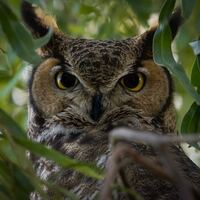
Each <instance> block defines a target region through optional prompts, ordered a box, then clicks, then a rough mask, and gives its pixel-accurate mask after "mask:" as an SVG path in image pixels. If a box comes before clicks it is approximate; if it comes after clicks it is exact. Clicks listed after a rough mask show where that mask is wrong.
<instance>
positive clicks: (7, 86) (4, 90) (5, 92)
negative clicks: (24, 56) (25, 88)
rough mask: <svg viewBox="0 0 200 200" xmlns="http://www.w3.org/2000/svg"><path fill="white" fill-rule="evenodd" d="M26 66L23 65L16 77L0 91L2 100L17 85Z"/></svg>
mask: <svg viewBox="0 0 200 200" xmlns="http://www.w3.org/2000/svg"><path fill="white" fill-rule="evenodd" d="M24 68H25V67H21V68H20V69H19V70H18V72H17V73H16V74H15V75H14V77H13V78H12V79H11V80H10V81H9V82H8V83H7V85H6V87H5V88H3V90H2V91H1V93H0V100H1V99H2V98H4V97H6V96H7V95H8V94H9V93H10V91H11V90H12V89H13V87H14V86H15V85H16V83H17V81H18V80H19V79H20V78H21V74H22V71H23V70H24Z"/></svg>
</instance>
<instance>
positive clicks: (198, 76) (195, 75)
mask: <svg viewBox="0 0 200 200" xmlns="http://www.w3.org/2000/svg"><path fill="white" fill-rule="evenodd" d="M191 82H192V85H193V86H195V87H197V92H198V93H199V94H200V55H198V56H197V57H196V60H195V62H194V65H193V68H192V75H191Z"/></svg>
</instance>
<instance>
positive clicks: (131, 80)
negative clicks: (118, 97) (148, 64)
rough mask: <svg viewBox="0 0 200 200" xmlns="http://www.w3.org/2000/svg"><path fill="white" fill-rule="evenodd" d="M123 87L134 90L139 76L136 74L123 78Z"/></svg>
mask: <svg viewBox="0 0 200 200" xmlns="http://www.w3.org/2000/svg"><path fill="white" fill-rule="evenodd" d="M123 82H124V85H125V86H126V87H128V88H135V87H137V85H138V84H139V76H138V75H137V74H128V75H126V76H125V77H124V78H123Z"/></svg>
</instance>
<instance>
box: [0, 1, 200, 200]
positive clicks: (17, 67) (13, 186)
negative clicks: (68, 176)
mask: <svg viewBox="0 0 200 200" xmlns="http://www.w3.org/2000/svg"><path fill="white" fill-rule="evenodd" d="M20 2H21V1H20V0H8V1H4V0H1V2H0V22H1V26H0V108H1V110H0V198H1V199H27V198H28V194H29V192H30V191H32V190H33V188H35V189H37V191H40V192H41V193H42V190H41V188H42V185H43V184H44V185H48V187H52V188H54V189H58V190H59V191H61V192H64V193H66V191H65V190H63V189H62V188H58V187H56V186H54V185H53V184H52V185H51V183H43V182H42V181H41V180H38V178H36V177H35V176H34V172H33V171H32V168H31V164H30V162H29V161H28V159H27V158H26V156H25V149H29V150H31V151H33V152H34V153H36V154H38V155H43V156H46V157H48V158H51V159H53V160H54V161H56V162H58V163H59V161H60V160H62V159H64V158H63V157H60V156H62V155H60V154H57V152H54V151H51V150H49V149H47V148H46V147H43V146H42V145H39V144H34V143H33V142H31V141H28V140H27V139H26V137H25V136H24V135H25V131H23V130H26V128H27V125H26V124H27V106H26V104H27V99H28V98H27V97H28V94H27V82H28V76H29V74H30V71H31V66H30V65H29V64H28V63H27V62H25V61H23V60H26V61H29V62H30V63H35V62H36V60H37V58H34V59H33V55H35V56H36V54H35V53H34V49H35V48H36V47H38V43H40V44H42V43H45V42H47V40H48V38H49V36H50V34H51V33H49V34H48V35H47V36H46V37H45V38H42V39H41V40H38V41H39V42H38V41H35V40H33V39H32V37H31V36H30V34H29V33H28V32H27V31H26V28H25V27H24V26H23V24H22V22H21V16H20ZM30 2H32V3H36V4H39V5H40V6H41V7H42V8H43V9H44V10H46V11H47V12H48V13H50V14H52V15H53V16H55V17H56V19H57V22H58V24H59V26H60V29H61V30H62V31H63V32H65V33H67V34H69V35H72V36H73V37H86V38H94V39H97V38H98V39H120V38H127V37H133V36H135V35H137V34H139V33H141V32H143V31H144V30H145V29H147V28H148V27H149V25H154V24H155V18H156V17H158V14H159V12H160V11H161V8H162V5H163V3H164V2H165V1H164V0H121V1H120V0H109V1H108V0H95V1H94V0H84V1H82V0H77V1H74V0H52V1H47V0H30ZM168 2H169V1H168ZM171 2H172V1H171ZM173 2H174V3H175V1H173ZM181 3H182V4H183V11H184V15H185V16H186V19H187V20H186V22H185V24H184V25H183V26H182V27H181V29H180V31H179V33H178V35H177V37H176V38H175V41H174V42H173V48H172V50H173V55H172V54H171V48H170V44H171V41H170V39H167V40H166V41H165V42H166V44H167V45H168V47H169V48H170V56H172V57H174V58H175V60H174V59H173V63H172V64H173V67H176V66H177V63H176V62H178V63H179V65H182V66H184V69H185V71H186V74H187V75H188V77H190V75H191V74H192V84H193V85H194V86H195V87H197V88H198V92H199V82H200V81H199V78H200V76H198V74H199V72H200V65H199V55H195V54H194V53H193V51H192V48H191V47H190V46H189V43H190V42H192V41H194V40H197V39H198V37H199V35H200V20H199V19H200V1H199V0H196V1H195V0H192V1H187V0H182V1H176V4H181ZM5 6H6V7H5ZM168 11H169V10H168ZM162 12H163V13H164V14H163V16H164V17H167V13H168V12H167V8H163V10H162ZM169 12H171V11H169ZM160 22H161V24H162V19H161V18H160ZM162 31H163V30H161V33H162V34H163V32H162ZM164 31H165V30H164ZM167 34H168V33H167ZM157 39H159V38H157ZM157 41H159V40H157ZM158 44H159V42H158V43H157V44H156V42H155V44H154V45H158ZM198 45H199V43H197V45H196V46H195V48H197V49H198V48H199V46H198ZM160 48H161V50H162V49H163V47H160ZM193 48H194V46H193ZM166 55H168V54H166ZM160 56H161V55H157V58H160ZM164 56H165V54H164ZM195 56H197V57H196V61H195ZM20 57H21V58H20ZM36 57H37V56H36ZM22 58H23V59H22ZM169 58H170V57H169ZM169 58H167V59H169ZM194 61H195V62H194ZM161 63H163V62H161ZM193 63H194V67H193ZM167 65H168V64H167ZM169 66H171V65H170V64H169ZM181 70H182V69H181ZM171 71H172V73H173V72H174V71H173V68H172V69H171ZM177 74H180V73H179V72H177ZM173 75H176V73H175V74H174V73H173ZM178 76H179V75H178ZM174 78H175V88H176V90H175V104H176V108H177V114H178V129H180V127H181V121H182V119H183V117H184V116H185V119H184V120H185V123H184V126H182V130H183V132H188V133H190V132H191V131H192V132H197V131H199V130H200V128H199V127H200V125H199V119H200V112H199V105H198V104H197V103H195V102H193V101H194V99H193V98H192V97H191V95H190V93H188V92H186V90H185V89H184V87H183V86H182V83H183V82H179V81H177V79H176V77H174ZM182 78H183V80H186V77H185V75H184V77H182ZM186 85H187V86H188V82H187V83H186ZM187 86H186V87H187ZM189 87H190V88H191V86H189ZM197 98H198V97H197ZM191 104H192V106H191ZM190 107H191V109H190V111H189V112H188V113H187V115H185V113H186V112H187V111H188V110H189V108H190ZM3 110H4V111H3ZM6 113H7V114H6ZM11 118H12V119H14V120H15V121H14V120H12V119H11ZM189 119H190V120H189ZM20 127H22V128H20ZM15 134H16V135H15ZM17 134H18V135H17ZM19 135H20V137H18V136H19ZM74 162H75V161H72V160H70V159H68V158H65V159H64V160H63V162H62V163H61V162H60V163H59V164H60V165H62V166H65V167H66V166H68V167H69V166H71V167H73V168H75V169H77V170H79V171H81V172H82V173H86V174H87V175H90V176H92V177H96V178H101V173H99V172H97V171H96V170H95V168H94V167H91V166H89V165H85V164H83V163H78V162H75V163H74ZM72 163H73V164H72ZM88 171H89V172H88ZM31 177H32V178H31ZM11 191H12V192H11ZM42 195H43V196H44V197H45V194H43V193H42ZM66 195H68V196H70V198H72V199H73V198H75V197H74V196H73V195H72V194H70V193H67V194H66Z"/></svg>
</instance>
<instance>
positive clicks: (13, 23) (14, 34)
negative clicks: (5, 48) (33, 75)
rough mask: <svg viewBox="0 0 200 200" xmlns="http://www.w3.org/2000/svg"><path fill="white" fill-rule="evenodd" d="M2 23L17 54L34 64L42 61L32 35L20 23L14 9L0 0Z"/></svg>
mask: <svg viewBox="0 0 200 200" xmlns="http://www.w3.org/2000/svg"><path fill="white" fill-rule="evenodd" d="M0 13H1V18H0V23H1V26H2V29H3V31H4V33H5V35H6V37H7V39H8V41H9V43H10V45H11V46H12V48H13V50H14V51H15V52H16V54H17V55H18V56H19V57H20V58H22V59H24V60H26V61H28V62H30V63H33V64H37V63H38V62H39V61H40V57H39V56H38V55H37V54H36V52H35V51H34V49H33V47H34V43H33V40H32V37H31V35H30V34H29V33H28V32H27V31H26V29H25V28H24V26H22V25H21V24H20V22H19V21H18V19H17V17H16V16H15V14H14V13H13V12H12V10H11V9H10V8H9V7H8V6H7V5H6V4H5V3H4V2H0Z"/></svg>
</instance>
